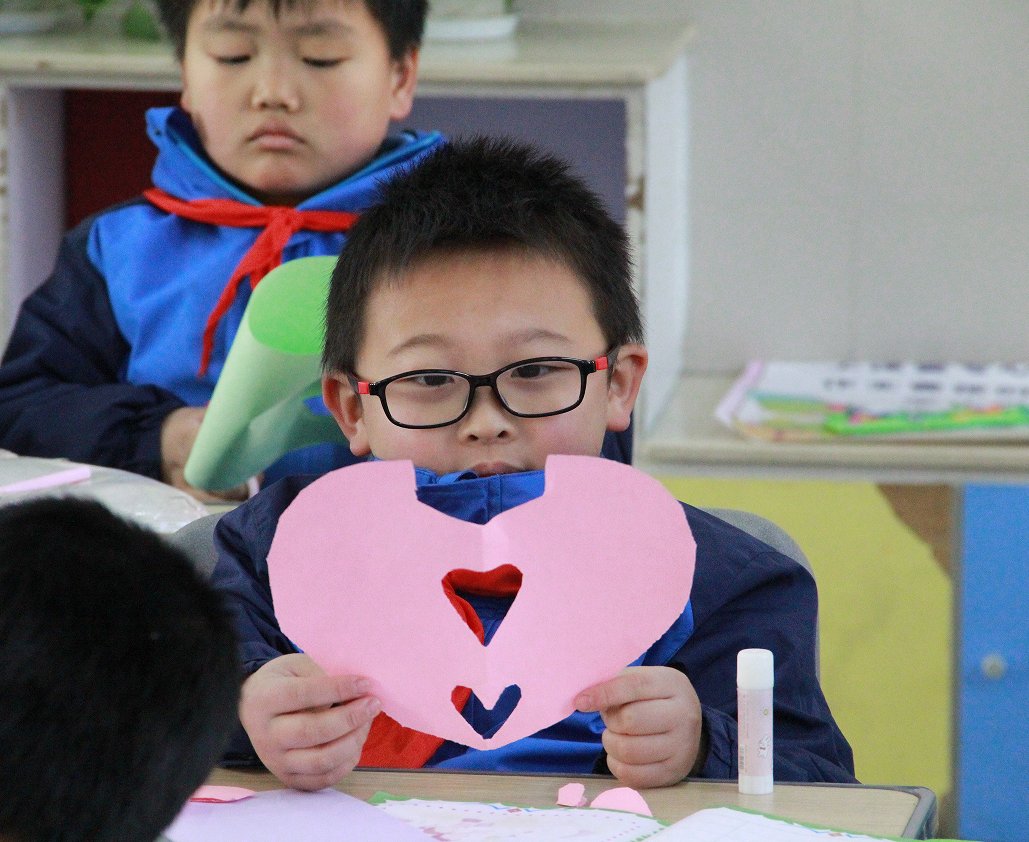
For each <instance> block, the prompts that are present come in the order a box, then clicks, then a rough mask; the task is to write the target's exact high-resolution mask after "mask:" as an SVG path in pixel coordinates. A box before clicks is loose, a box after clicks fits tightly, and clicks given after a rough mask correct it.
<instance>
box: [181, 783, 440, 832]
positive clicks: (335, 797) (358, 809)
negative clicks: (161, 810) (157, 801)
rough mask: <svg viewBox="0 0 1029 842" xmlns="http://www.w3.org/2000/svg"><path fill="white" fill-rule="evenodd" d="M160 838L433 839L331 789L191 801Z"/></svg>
mask: <svg viewBox="0 0 1029 842" xmlns="http://www.w3.org/2000/svg"><path fill="white" fill-rule="evenodd" d="M164 836H165V838H167V839H168V840H170V842H230V840H246V842H283V840H287V839H295V840H318V842H352V840H355V839H360V840H361V842H426V840H428V839H431V838H432V837H430V836H428V835H426V834H425V833H424V832H423V831H421V830H419V829H418V828H416V827H413V826H412V825H410V824H408V823H407V822H404V821H402V820H401V819H398V818H396V817H393V816H389V815H387V814H386V813H385V812H384V811H382V810H380V809H378V808H377V807H373V806H371V805H370V804H367V803H365V802H364V801H361V800H360V799H357V798H354V797H353V796H350V795H345V794H344V793H342V792H338V791H337V790H334V789H322V790H319V791H318V792H299V791H298V790H293V789H272V790H267V791H265V792H257V793H255V794H254V795H253V796H252V797H251V798H244V799H243V800H241V801H232V802H229V803H203V802H195V801H190V802H188V803H187V804H186V806H185V807H183V809H182V811H181V812H180V813H179V815H178V817H177V818H176V819H175V821H174V822H172V824H171V826H170V827H169V828H168V829H167V830H165V832H164Z"/></svg>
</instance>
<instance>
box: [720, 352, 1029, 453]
mask: <svg viewBox="0 0 1029 842" xmlns="http://www.w3.org/2000/svg"><path fill="white" fill-rule="evenodd" d="M715 417H716V418H717V419H718V420H719V421H721V422H722V423H723V424H725V425H726V426H728V427H731V428H733V429H735V430H737V431H738V432H739V433H741V434H742V435H744V436H746V437H748V438H756V439H764V440H768V441H823V440H824V441H840V440H845V439H848V438H857V439H860V440H861V441H898V440H899V441H919V440H925V441H938V440H946V441H951V442H953V441H993V440H1013V441H1025V440H1026V439H1029V365H1027V364H1024V363H1020V364H1015V363H991V364H988V365H968V364H961V363H925V362H920V363H916V362H903V363H900V362H898V363H872V362H780V361H773V362H766V361H759V360H755V361H751V362H750V363H749V364H748V365H747V367H746V370H745V371H744V372H743V374H742V375H741V376H740V377H739V379H738V380H737V381H736V382H735V383H734V384H733V386H732V388H731V389H730V390H729V392H728V393H727V394H726V396H725V397H724V398H723V399H722V401H721V402H720V403H719V405H718V407H717V408H716V410H715Z"/></svg>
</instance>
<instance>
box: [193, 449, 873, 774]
mask: <svg viewBox="0 0 1029 842" xmlns="http://www.w3.org/2000/svg"><path fill="white" fill-rule="evenodd" d="M416 478H417V483H418V489H417V493H418V499H419V500H421V501H422V502H423V503H425V504H427V505H430V506H432V507H433V508H435V509H437V510H438V511H441V512H444V513H446V514H448V515H451V516H452V517H457V518H460V519H462V520H466V521H469V522H472V523H486V522H488V521H489V519H490V518H492V517H494V516H495V515H497V514H499V513H500V512H502V511H506V510H507V509H509V508H511V507H513V506H516V505H518V504H519V503H523V502H525V501H526V500H531V499H533V498H535V497H538V496H539V495H540V494H541V493H542V492H543V472H542V471H531V472H526V473H519V474H506V475H501V476H491V477H481V478H480V477H476V476H475V475H474V474H471V473H464V474H449V475H446V476H443V477H437V476H436V475H435V474H433V473H432V472H430V471H425V470H421V469H419V470H418V471H416ZM314 479H315V477H291V478H287V479H285V480H283V481H281V482H278V483H276V484H274V485H272V486H270V487H269V488H267V489H265V490H263V491H262V492H260V493H259V494H258V495H257V496H256V497H254V498H253V499H252V500H250V501H249V502H248V503H245V504H244V505H242V506H240V507H239V508H237V509H235V510H234V511H232V512H229V513H228V514H226V515H225V516H224V517H223V518H222V519H221V521H220V522H219V524H218V526H217V529H216V530H215V544H216V546H217V549H218V554H219V558H218V564H217V566H216V567H215V570H214V574H213V581H214V584H215V586H216V587H217V588H218V589H219V590H220V591H221V592H222V593H223V594H224V595H225V597H226V599H227V600H228V604H229V607H230V610H231V611H232V613H233V616H234V618H235V623H236V628H237V631H238V634H239V637H240V641H241V657H242V660H243V666H244V671H245V672H246V674H248V675H249V674H251V673H253V672H254V671H255V670H257V669H258V668H260V667H261V666H263V665H264V664H265V663H267V662H268V661H269V660H271V659H272V658H275V657H278V656H279V655H283V654H290V653H293V652H296V651H297V649H296V648H295V647H294V646H293V644H292V643H291V642H290V641H289V640H288V639H287V638H286V636H285V635H284V634H283V633H282V631H281V630H280V629H279V626H278V623H277V622H276V619H275V614H274V609H273V607H272V598H271V590H270V587H269V583H268V567H267V557H268V550H269V548H270V547H271V542H272V537H273V535H274V532H275V527H276V524H277V523H278V520H279V517H280V516H281V514H282V512H283V511H284V510H285V509H286V507H287V506H288V505H289V504H290V503H291V502H292V501H293V499H294V498H295V497H296V495H297V494H299V493H300V491H301V490H302V489H303V488H305V487H306V486H307V485H309V484H310V483H311V482H312V481H313V480H314ZM683 511H684V514H685V517H686V518H687V520H688V522H689V525H690V528H691V530H692V532H693V537H694V539H695V540H696V543H697V557H696V572H695V575H694V582H693V589H692V592H691V596H690V601H689V603H688V604H687V605H685V606H683V612H682V614H681V615H680V617H679V618H678V619H677V620H676V622H675V623H673V624H672V626H671V627H670V628H669V629H668V631H667V632H665V634H664V635H662V637H661V638H660V639H659V640H658V641H657V643H655V644H654V645H653V646H652V647H650V649H648V650H647V652H645V653H643V654H642V655H641V657H640V658H639V659H638V660H637V661H636V662H635V663H636V664H646V665H664V666H670V667H674V668H675V669H679V670H681V671H682V672H684V673H685V674H686V676H687V677H688V678H689V679H690V681H691V682H692V683H693V686H694V688H695V689H696V691H697V695H698V696H699V697H700V701H701V706H702V711H703V719H704V729H705V732H706V735H707V738H708V751H707V757H706V760H705V762H704V765H703V768H702V771H701V775H702V776H703V777H706V778H734V777H736V776H737V775H738V768H737V729H736V718H735V715H736V653H737V652H738V651H739V650H740V649H746V648H751V647H761V648H767V649H771V650H772V652H773V653H774V655H775V714H774V715H775V741H774V751H775V759H774V774H775V777H776V779H777V780H780V781H834V782H854V780H855V778H854V761H853V756H852V753H851V749H850V746H849V745H848V744H847V741H846V739H845V738H844V737H843V734H842V733H841V732H840V730H839V728H838V727H837V725H836V723H835V721H834V720H833V717H832V714H831V713H830V711H829V707H828V704H827V703H826V701H825V697H824V696H823V694H822V690H821V687H820V686H819V684H818V680H817V678H816V677H815V634H816V628H815V619H816V614H817V605H818V597H817V594H816V591H815V583H814V580H813V579H812V577H811V574H810V573H809V572H808V571H807V570H806V569H805V568H804V567H802V566H801V565H800V564H798V563H797V562H796V561H794V560H793V559H791V558H788V557H786V556H784V555H782V554H781V553H779V552H776V551H775V550H773V549H772V548H771V547H769V546H768V545H766V544H764V543H762V542H760V541H758V540H757V539H756V538H753V537H752V536H750V535H748V534H747V533H745V532H742V531H741V530H739V529H737V528H736V527H734V526H731V525H729V524H727V523H725V522H724V521H722V520H719V519H718V518H716V517H714V516H712V515H710V514H707V513H706V512H703V511H701V510H699V509H695V508H693V507H692V506H688V505H686V504H683ZM344 523H345V520H343V519H341V528H345V527H344V526H343V524H344ZM465 598H466V599H468V600H469V602H471V603H472V605H473V607H474V608H475V610H476V612H477V613H478V614H479V616H480V619H482V620H483V626H484V628H485V630H486V634H487V640H488V638H489V635H490V634H491V633H492V632H493V631H495V629H496V627H497V626H498V625H499V623H500V620H502V619H503V615H504V613H505V611H506V608H507V605H509V603H506V604H505V601H504V600H499V599H496V598H492V599H491V598H483V597H480V598H476V597H469V596H467V595H465ZM597 622H602V619H601V618H599V617H598V618H597ZM506 713H507V711H503V710H502V709H501V706H500V705H498V709H497V715H498V716H505V715H506ZM463 715H464V717H465V719H466V720H468V721H469V722H471V723H472V725H473V727H476V728H477V730H478V731H479V732H480V733H485V730H486V728H488V727H489V726H490V725H491V724H494V723H491V722H490V720H489V713H488V712H487V711H485V710H484V709H483V708H482V707H481V705H479V704H477V702H476V700H475V699H474V698H473V699H472V701H471V702H470V703H469V704H468V705H466V706H465V709H464V712H463ZM602 731H603V723H602V722H601V721H600V717H599V715H598V714H583V713H575V714H573V715H572V716H569V717H568V718H567V719H564V720H562V721H561V722H559V723H557V724H556V725H553V726H551V727H549V728H546V729H544V730H542V731H540V732H538V733H537V734H534V735H533V736H531V737H526V738H524V739H521V740H517V741H515V742H514V743H511V744H509V745H507V746H504V747H503V748H499V749H493V750H491V751H479V750H475V749H469V748H467V747H465V746H462V745H458V744H456V743H451V742H445V743H444V744H443V745H442V746H441V747H440V748H439V750H438V751H437V752H436V754H435V755H434V756H433V757H432V758H431V759H430V761H429V762H428V763H427V764H426V765H427V766H434V767H439V768H443V769H482V770H491V771H497V772H516V771H520V772H537V773H538V772H557V773H562V774H569V775H572V774H583V773H589V772H595V771H601V772H604V771H607V770H606V764H605V756H604V751H603V748H602V746H601V733H602ZM225 762H226V765H246V764H253V763H257V762H258V760H257V757H256V755H255V754H254V751H253V748H252V746H251V745H250V742H249V740H248V738H247V736H246V733H245V732H244V731H243V729H242V728H239V729H238V731H237V733H236V735H235V736H234V738H233V741H232V744H231V746H230V748H229V752H228V754H227V755H226V758H225Z"/></svg>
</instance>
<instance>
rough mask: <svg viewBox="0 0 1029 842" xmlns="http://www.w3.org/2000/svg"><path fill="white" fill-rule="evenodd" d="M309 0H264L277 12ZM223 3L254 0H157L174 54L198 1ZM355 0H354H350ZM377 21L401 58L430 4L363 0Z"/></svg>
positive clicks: (239, 6) (181, 49) (180, 50)
mask: <svg viewBox="0 0 1029 842" xmlns="http://www.w3.org/2000/svg"><path fill="white" fill-rule="evenodd" d="M305 1H306V2H309V0H265V2H267V3H268V4H269V5H270V6H271V7H272V10H273V11H274V12H275V14H276V15H278V13H279V10H280V9H281V8H283V7H293V6H302V5H303V4H304V2H305ZM204 2H209V3H222V4H223V5H225V6H229V7H231V8H234V9H236V10H237V11H240V12H242V11H244V10H246V7H247V6H249V5H250V4H251V2H253V0H157V7H158V10H159V11H160V14H161V22H162V23H163V24H164V27H165V29H166V30H167V31H168V35H169V36H170V37H171V39H172V43H173V44H174V45H175V54H176V55H177V56H178V57H179V59H180V60H181V59H182V56H183V54H184V53H185V52H186V29H187V27H188V25H189V16H190V15H191V14H192V13H193V9H195V8H196V7H197V4H199V3H204ZM347 2H353V0H347ZM361 2H363V3H364V5H365V7H366V8H367V9H368V11H369V12H370V13H371V15H372V17H373V18H375V20H376V21H378V23H379V26H381V27H382V31H383V32H384V33H385V34H386V40H387V42H388V43H389V51H390V54H391V55H392V57H393V58H394V59H399V58H400V57H401V56H403V55H404V53H406V52H407V51H408V50H413V49H415V48H417V47H418V45H419V44H420V43H421V40H422V29H423V27H424V26H425V15H426V13H427V11H428V7H429V4H428V2H427V0H361Z"/></svg>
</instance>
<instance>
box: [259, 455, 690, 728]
mask: <svg viewBox="0 0 1029 842" xmlns="http://www.w3.org/2000/svg"><path fill="white" fill-rule="evenodd" d="M545 489H546V490H545V492H544V494H543V495H542V496H541V497H539V498H537V499H535V500H531V501H529V502H527V503H524V504H522V505H520V506H517V507H515V508H513V509H511V510H509V511H507V512H504V513H503V514H500V515H498V516H497V517H495V518H493V519H492V520H491V521H490V522H489V523H487V524H485V525H478V524H472V523H465V522H463V521H460V520H457V519H455V518H452V517H449V516H447V515H444V514H442V513H440V512H438V511H436V510H435V509H433V508H431V507H430V506H427V505H424V504H423V503H421V502H419V501H418V499H417V497H416V496H415V480H414V468H413V466H412V465H411V463H410V462H407V461H395V462H367V463H362V464H359V465H354V466H351V467H347V468H342V469H340V470H338V471H333V472H332V473H329V474H326V475H325V476H323V477H321V478H320V479H318V480H316V481H315V482H313V483H312V484H311V485H309V486H308V487H307V488H305V489H304V490H303V491H302V492H301V493H300V494H299V495H298V496H297V498H296V499H295V500H294V502H293V503H292V505H290V506H289V508H288V509H287V510H286V511H285V512H284V513H283V515H282V517H281V519H280V521H279V526H278V529H277V531H276V533H275V538H274V540H273V542H272V546H271V550H270V552H269V555H268V575H269V578H270V581H271V588H272V597H273V601H274V605H275V614H276V617H277V618H278V620H279V624H280V626H281V628H282V630H283V631H284V632H285V633H286V634H287V635H288V636H289V637H290V639H291V640H293V642H294V643H296V644H297V645H298V646H299V647H300V648H301V649H302V650H304V651H305V652H306V653H307V654H309V655H310V656H311V657H312V658H313V659H314V660H315V661H316V662H317V663H318V664H320V665H321V667H322V668H323V669H325V670H326V671H327V672H329V673H331V674H340V675H342V674H356V675H364V676H367V677H368V678H370V679H371V680H372V681H373V682H374V684H375V685H376V687H375V693H376V695H377V696H378V697H379V699H381V701H382V705H383V710H384V711H385V712H386V713H388V714H389V715H390V716H392V717H393V718H394V719H396V720H397V721H398V722H400V723H401V724H402V725H406V726H407V727H410V728H414V729H416V730H419V731H423V732H426V733H429V734H434V735H436V736H439V737H442V738H444V739H447V740H452V741H455V742H458V743H462V744H464V745H467V746H471V747H473V748H498V747H500V746H502V745H506V744H507V743H509V742H512V741H514V740H517V739H521V738H522V737H526V736H529V735H530V734H533V733H535V732H536V731H539V730H540V729H542V728H545V727H547V726H549V725H552V724H554V723H555V722H558V721H560V720H561V719H564V718H565V717H566V716H568V715H569V714H571V713H572V712H573V711H574V705H573V700H574V698H575V696H576V695H577V694H578V693H579V692H580V691H582V690H584V689H586V688H587V687H589V686H591V685H593V684H596V683H597V682H600V681H604V680H606V679H608V678H611V677H612V676H614V675H616V674H617V673H618V672H619V671H620V670H621V669H622V668H623V667H624V666H625V665H626V664H628V663H630V662H631V661H633V660H634V659H636V658H637V657H639V655H640V654H641V653H643V652H644V651H645V650H646V649H647V648H648V647H649V646H650V645H651V644H652V643H653V642H654V641H655V640H657V638H659V637H660V636H661V635H662V634H663V633H664V632H665V631H666V630H667V629H668V628H669V627H670V626H671V625H672V623H673V622H675V620H676V619H677V618H678V617H679V615H680V614H681V612H682V610H683V608H684V606H685V605H686V602H687V600H688V598H689V592H690V586H691V584H692V581H693V566H694V559H695V552H696V545H695V543H694V541H693V536H692V534H691V533H690V530H689V526H688V524H687V522H686V517H685V515H684V514H683V511H682V507H681V505H680V504H679V502H678V501H676V500H675V498H673V497H672V496H671V495H670V494H669V493H668V492H667V491H666V490H665V489H664V487H663V486H662V485H661V484H660V483H659V482H657V481H656V480H654V479H653V478H652V477H649V476H647V475H646V474H644V473H642V472H640V471H637V470H635V469H634V468H631V467H629V466H627V465H623V464H621V463H618V462H612V461H609V460H606V459H598V458H592V457H585V456H551V457H550V458H549V459H548V460H547V464H546V469H545ZM503 564H513V565H515V566H516V567H517V568H518V569H519V570H520V571H521V572H522V586H521V589H520V590H519V592H518V598H517V600H516V601H515V603H514V604H513V605H512V606H511V609H510V610H509V611H508V614H507V617H506V619H505V620H504V623H503V625H502V626H501V627H500V629H499V630H498V631H497V632H496V634H495V636H494V637H493V639H492V640H491V641H490V643H489V645H488V646H485V647H484V646H482V645H481V644H480V643H479V642H478V640H477V639H476V638H475V636H474V635H471V634H469V632H468V627H467V625H465V623H464V622H463V621H462V620H461V618H460V617H459V616H458V614H457V613H456V612H455V611H454V609H453V607H452V606H451V605H450V603H449V601H448V600H447V599H446V597H445V596H444V595H443V592H442V589H441V588H440V581H441V580H442V579H443V577H444V576H445V575H446V574H447V573H448V572H449V571H451V570H453V569H455V568H457V567H461V568H467V569H470V570H476V571H480V572H481V571H486V570H490V569H493V568H495V567H498V566H500V565H503ZM511 684H515V685H517V686H518V687H519V689H520V690H521V699H520V701H519V703H518V705H517V706H516V707H515V709H514V711H513V712H512V713H511V715H510V717H509V718H508V719H507V721H506V722H505V723H504V724H503V725H502V726H501V728H500V729H498V731H497V732H496V733H495V734H494V735H493V736H492V737H490V738H488V739H484V738H483V737H481V736H479V735H478V734H477V733H475V731H474V730H473V729H472V727H471V726H470V725H469V724H468V723H467V722H466V721H465V720H464V719H463V718H462V717H461V715H460V713H459V712H458V711H456V710H455V709H454V706H453V704H452V703H451V693H452V691H453V689H454V688H455V687H458V686H464V687H470V688H472V689H473V690H474V691H475V694H476V695H477V696H478V698H479V699H480V701H481V702H482V703H483V705H484V706H485V707H487V708H492V707H494V706H495V705H496V702H497V699H498V697H499V695H500V693H501V692H502V691H503V690H504V688H506V687H507V686H509V685H511Z"/></svg>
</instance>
